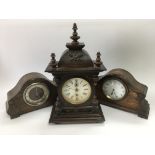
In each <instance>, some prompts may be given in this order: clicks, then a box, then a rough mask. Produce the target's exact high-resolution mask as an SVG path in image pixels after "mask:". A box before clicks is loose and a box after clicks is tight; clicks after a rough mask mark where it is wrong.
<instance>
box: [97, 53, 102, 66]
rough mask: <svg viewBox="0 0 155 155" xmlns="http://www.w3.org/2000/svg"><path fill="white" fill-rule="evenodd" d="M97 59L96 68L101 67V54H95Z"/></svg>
mask: <svg viewBox="0 0 155 155" xmlns="http://www.w3.org/2000/svg"><path fill="white" fill-rule="evenodd" d="M96 55H97V58H96V62H95V64H96V66H98V67H100V66H101V65H102V61H101V53H100V52H97V54H96Z"/></svg>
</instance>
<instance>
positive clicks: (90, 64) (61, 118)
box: [46, 23, 106, 124]
mask: <svg viewBox="0 0 155 155" xmlns="http://www.w3.org/2000/svg"><path fill="white" fill-rule="evenodd" d="M79 38H80V37H79V36H78V33H77V26H76V24H75V23H74V24H73V35H72V36H71V39H72V40H73V41H72V42H71V43H67V44H66V47H67V49H66V50H65V51H64V53H63V54H62V56H61V58H60V60H59V61H56V59H55V54H54V53H52V54H51V57H52V59H51V62H50V63H49V65H48V66H47V68H46V72H48V73H51V74H52V75H53V76H54V81H55V82H56V84H57V91H58V97H57V101H56V103H55V104H54V107H53V109H52V113H51V116H50V120H49V122H50V123H58V124H59V123H94V122H103V121H104V120H105V119H104V116H103V113H102V110H101V107H100V105H99V101H98V99H97V96H96V90H95V86H96V84H97V82H98V80H99V77H98V75H99V73H100V72H102V71H105V70H106V68H105V67H104V65H103V63H102V62H101V59H100V53H99V52H98V53H97V58H96V61H92V59H91V57H90V56H89V54H88V52H87V51H86V50H84V49H83V48H84V46H85V44H84V43H80V42H78V39H79ZM74 77H75V78H83V79H85V80H87V81H88V82H89V83H90V85H91V88H92V94H91V97H90V98H89V99H88V101H86V102H85V103H83V104H79V105H73V104H71V103H68V102H67V101H65V100H64V99H63V97H62V85H63V83H64V82H65V81H66V80H68V79H71V78H74Z"/></svg>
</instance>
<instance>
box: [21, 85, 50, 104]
mask: <svg viewBox="0 0 155 155" xmlns="http://www.w3.org/2000/svg"><path fill="white" fill-rule="evenodd" d="M49 94H50V92H49V89H48V88H47V86H46V85H44V84H43V83H33V84H31V85H29V86H28V87H27V88H26V89H25V91H24V93H23V98H24V101H25V103H27V104H28V105H30V106H40V105H42V104H44V103H45V102H46V101H47V99H48V97H49Z"/></svg>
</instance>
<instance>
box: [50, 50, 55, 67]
mask: <svg viewBox="0 0 155 155" xmlns="http://www.w3.org/2000/svg"><path fill="white" fill-rule="evenodd" d="M51 58H52V59H51V62H50V65H51V66H52V67H53V68H55V67H56V66H57V63H56V59H55V53H51Z"/></svg>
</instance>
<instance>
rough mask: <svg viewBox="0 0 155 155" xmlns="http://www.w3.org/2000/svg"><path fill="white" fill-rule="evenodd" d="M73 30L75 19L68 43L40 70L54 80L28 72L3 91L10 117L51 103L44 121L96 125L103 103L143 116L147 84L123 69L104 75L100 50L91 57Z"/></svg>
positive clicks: (99, 120) (145, 108)
mask: <svg viewBox="0 0 155 155" xmlns="http://www.w3.org/2000/svg"><path fill="white" fill-rule="evenodd" d="M77 29H78V28H77V25H76V23H74V24H73V34H72V36H71V37H70V38H71V39H72V41H71V42H70V43H67V44H66V48H67V49H66V50H65V51H64V52H63V54H62V55H61V57H60V59H59V60H58V61H57V60H56V55H55V53H52V54H51V61H50V63H49V64H48V66H47V68H46V70H45V72H48V73H50V74H52V76H53V81H50V80H48V79H47V78H46V77H45V76H43V75H42V74H40V73H30V74H28V75H25V76H24V77H23V78H21V80H20V81H19V82H18V84H17V85H16V87H15V88H14V89H12V90H11V91H9V92H8V100H7V104H6V109H7V113H8V114H9V115H10V117H11V118H16V117H18V116H20V115H21V114H24V113H28V112H31V111H34V110H38V109H41V108H44V107H47V106H50V105H53V107H52V111H51V115H50V118H49V123H56V124H61V123H100V122H104V121H105V118H104V114H103V112H102V109H101V105H107V106H110V107H114V108H117V109H121V110H125V111H127V112H132V113H135V114H137V115H138V116H139V117H142V118H145V119H147V118H148V115H149V110H150V108H149V104H148V102H147V100H146V99H145V97H146V93H147V89H148V88H147V86H146V85H144V84H141V83H139V82H138V81H137V80H135V78H134V77H133V76H132V75H131V74H130V73H129V72H127V71H126V70H123V69H114V70H111V71H110V72H108V73H107V74H105V75H104V74H103V73H104V71H106V68H105V66H104V64H103V62H102V60H101V53H100V52H96V58H95V59H94V60H92V59H91V57H90V55H89V53H88V52H87V51H86V50H85V49H84V47H85V44H84V43H81V42H79V41H78V40H79V39H80V37H79V36H78V33H77ZM99 73H102V74H103V76H99Z"/></svg>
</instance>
